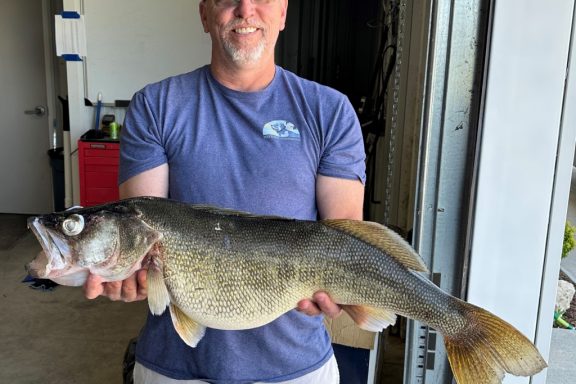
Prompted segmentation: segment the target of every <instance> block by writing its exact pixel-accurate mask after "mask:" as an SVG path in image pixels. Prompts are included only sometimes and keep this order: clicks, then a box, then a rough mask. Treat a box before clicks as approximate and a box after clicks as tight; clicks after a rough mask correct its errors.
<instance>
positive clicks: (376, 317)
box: [342, 305, 396, 332]
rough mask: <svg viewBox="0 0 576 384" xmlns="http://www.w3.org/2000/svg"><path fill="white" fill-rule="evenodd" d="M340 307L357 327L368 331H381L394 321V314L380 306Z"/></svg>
mask: <svg viewBox="0 0 576 384" xmlns="http://www.w3.org/2000/svg"><path fill="white" fill-rule="evenodd" d="M342 309H343V310H344V311H346V313H347V314H349V315H350V317H351V318H352V320H354V322H355V323H356V325H358V327H360V328H362V329H364V330H366V331H370V332H381V331H382V330H383V329H384V328H386V327H388V326H389V325H393V324H394V323H395V322H396V314H394V313H393V312H390V311H388V310H385V309H382V308H373V307H366V306H362V305H344V306H342Z"/></svg>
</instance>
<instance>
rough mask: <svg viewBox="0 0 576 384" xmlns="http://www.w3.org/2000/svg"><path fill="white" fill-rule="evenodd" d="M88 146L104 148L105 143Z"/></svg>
mask: <svg viewBox="0 0 576 384" xmlns="http://www.w3.org/2000/svg"><path fill="white" fill-rule="evenodd" d="M90 148H98V149H106V144H90Z"/></svg>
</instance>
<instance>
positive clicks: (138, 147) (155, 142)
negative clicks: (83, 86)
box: [118, 91, 167, 183]
mask: <svg viewBox="0 0 576 384" xmlns="http://www.w3.org/2000/svg"><path fill="white" fill-rule="evenodd" d="M166 162H167V158H166V151H165V150H164V146H163V144H162V136H161V132H160V129H159V124H158V119H157V118H156V116H155V115H154V113H153V110H152V109H151V107H150V105H149V102H148V100H147V99H146V96H145V94H144V93H143V92H142V91H141V92H138V93H136V94H135V95H134V97H133V98H132V100H131V102H130V106H129V108H128V112H127V113H126V119H125V120H124V126H123V127H122V130H121V134H120V170H119V177H118V182H119V183H123V182H125V181H126V180H128V179H130V178H131V177H133V176H136V175H137V174H139V173H142V172H144V171H147V170H149V169H152V168H155V167H157V166H160V165H162V164H164V163H166Z"/></svg>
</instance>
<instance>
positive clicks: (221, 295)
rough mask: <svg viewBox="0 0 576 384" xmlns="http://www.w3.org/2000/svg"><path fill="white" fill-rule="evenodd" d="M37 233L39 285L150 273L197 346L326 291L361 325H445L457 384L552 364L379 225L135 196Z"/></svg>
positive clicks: (160, 299)
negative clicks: (435, 280) (209, 330)
mask: <svg viewBox="0 0 576 384" xmlns="http://www.w3.org/2000/svg"><path fill="white" fill-rule="evenodd" d="M29 227H30V228H31V229H32V231H33V232H34V234H35V235H36V237H37V238H38V240H39V242H40V244H41V245H42V248H43V252H41V254H39V255H38V257H37V258H36V259H35V260H33V261H32V262H31V263H30V264H29V265H28V270H29V272H30V274H32V275H33V276H35V277H40V278H49V279H53V280H54V281H56V282H58V283H61V284H67V285H81V284H83V283H84V281H85V280H86V277H87V276H88V273H92V274H98V275H100V276H101V277H102V279H103V281H119V280H124V279H126V278H127V277H129V276H130V275H132V274H133V273H134V272H135V271H136V270H138V269H140V268H142V267H146V268H148V275H147V276H148V277H147V279H148V302H149V305H150V310H151V312H152V313H153V314H155V315H160V314H162V313H163V312H164V311H165V310H167V308H168V310H169V311H170V316H171V318H172V322H173V325H174V328H175V330H176V332H177V333H178V334H179V335H180V337H181V338H182V340H183V341H184V342H185V343H187V344H188V345H190V346H191V347H194V346H196V345H197V343H199V342H202V337H203V335H204V331H205V328H206V327H213V328H218V329H229V330H233V329H247V328H254V327H258V326H261V325H264V324H267V323H269V322H271V321H273V320H274V319H276V318H278V317H279V316H281V315H282V314H284V313H285V312H287V311H290V310H292V309H293V308H294V307H295V306H296V305H297V303H298V301H300V300H302V299H305V298H311V297H312V296H313V294H314V293H315V292H317V291H325V292H327V293H328V294H329V295H330V296H331V298H332V299H333V300H334V301H335V302H336V303H338V304H340V305H342V307H343V309H344V310H345V311H346V312H347V313H348V314H349V315H350V316H351V317H352V319H353V320H354V321H355V322H356V324H357V325H358V326H359V327H361V328H363V329H366V330H370V331H380V330H382V329H383V328H384V327H386V326H387V325H389V324H391V323H393V322H394V321H395V316H396V314H399V315H403V316H406V317H409V318H413V319H416V320H418V321H420V322H422V323H425V324H427V325H429V326H431V327H433V328H435V329H437V330H438V331H439V332H440V333H441V334H442V335H443V336H444V341H445V344H446V350H447V353H448V359H449V361H450V365H451V367H452V371H453V373H454V376H455V379H456V381H457V382H458V383H459V384H492V383H499V382H501V379H502V377H503V376H504V374H505V372H509V373H512V374H514V375H522V376H529V375H533V374H535V373H537V372H539V371H540V370H542V369H543V368H544V367H545V366H546V363H545V361H544V360H543V359H542V357H541V356H540V354H539V352H538V350H537V349H536V348H535V347H534V345H533V344H532V343H531V342H530V340H528V339H527V338H526V337H525V336H524V335H522V334H521V333H520V332H518V331H517V330H516V329H515V328H514V327H512V326H511V325H510V324H508V323H506V322H505V321H503V320H502V319H500V318H498V317H497V316H495V315H493V314H491V313H489V312H488V311H486V310H484V309H482V308H479V307H477V306H474V305H472V304H469V303H466V302H465V301H462V300H460V299H458V298H455V297H453V296H451V295H449V294H447V293H446V292H444V291H442V290H441V289H440V288H438V287H437V286H435V285H434V284H432V283H431V282H430V281H429V280H428V279H427V278H426V275H425V274H423V272H427V270H426V266H425V265H424V263H423V261H422V259H421V258H420V257H419V256H418V255H417V254H416V252H415V251H414V250H413V249H412V248H411V247H410V245H409V244H408V243H406V242H405V241H404V240H403V239H402V238H401V237H400V236H398V235H397V234H395V233H394V232H392V231H391V230H390V229H388V228H386V227H385V226H382V225H380V224H377V223H371V222H363V221H354V220H324V221H319V222H315V221H299V220H292V219H286V218H279V217H270V216H255V215H251V214H248V213H243V212H236V211H232V210H227V209H219V208H215V207H207V206H197V205H188V204H184V203H180V202H176V201H173V200H168V199H161V198H132V199H126V200H122V201H119V202H115V203H111V204H106V205H102V206H98V207H91V208H86V209H73V210H70V211H66V212H59V213H58V212H57V213H54V214H50V215H45V216H39V217H34V218H31V219H30V220H29ZM111 245H113V246H111ZM95 255H97V257H94V256H95Z"/></svg>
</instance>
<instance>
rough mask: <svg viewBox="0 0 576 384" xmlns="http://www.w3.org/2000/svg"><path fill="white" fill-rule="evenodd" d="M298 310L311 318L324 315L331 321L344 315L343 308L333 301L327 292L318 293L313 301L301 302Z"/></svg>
mask: <svg viewBox="0 0 576 384" xmlns="http://www.w3.org/2000/svg"><path fill="white" fill-rule="evenodd" d="M297 309H298V310H299V311H300V312H303V313H305V314H307V315H309V316H316V315H319V314H321V313H324V314H325V315H326V316H328V317H329V318H331V319H335V318H337V317H338V316H340V315H341V314H342V307H341V306H339V305H338V304H336V303H335V302H333V301H332V299H331V298H330V296H329V295H328V294H327V293H326V292H321V291H319V292H316V293H315V294H314V296H313V297H312V300H308V299H305V300H300V301H299V302H298V306H297Z"/></svg>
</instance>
